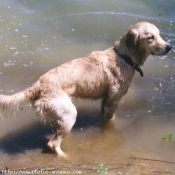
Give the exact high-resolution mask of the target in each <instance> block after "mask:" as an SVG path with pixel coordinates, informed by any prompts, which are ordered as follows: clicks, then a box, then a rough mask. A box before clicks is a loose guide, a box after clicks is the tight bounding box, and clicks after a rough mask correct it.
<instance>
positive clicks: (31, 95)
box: [0, 81, 40, 116]
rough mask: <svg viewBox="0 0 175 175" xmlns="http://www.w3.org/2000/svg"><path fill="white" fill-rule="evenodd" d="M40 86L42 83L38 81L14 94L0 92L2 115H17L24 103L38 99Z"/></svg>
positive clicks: (0, 110) (0, 112)
mask: <svg viewBox="0 0 175 175" xmlns="http://www.w3.org/2000/svg"><path fill="white" fill-rule="evenodd" d="M39 86H40V83H39V81H37V82H36V83H35V84H33V86H31V87H29V88H27V89H25V90H23V91H20V92H18V93H16V94H14V95H2V94H0V114H1V116H8V115H15V113H16V111H18V110H19V108H20V107H19V106H20V105H21V104H22V103H24V102H30V101H34V100H36V99H37V97H38V96H39V93H40V90H39Z"/></svg>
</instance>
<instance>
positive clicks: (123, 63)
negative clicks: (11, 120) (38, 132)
mask: <svg viewBox="0 0 175 175" xmlns="http://www.w3.org/2000/svg"><path fill="white" fill-rule="evenodd" d="M171 48H172V47H171V46H170V44H168V43H167V42H165V41H164V40H163V39H162V38H161V36H160V33H159V30H158V29H157V28H156V27H155V25H153V24H150V23H148V22H139V23H137V24H135V25H133V26H132V27H131V28H130V29H129V31H128V32H127V33H126V34H125V35H124V36H123V37H122V38H121V39H120V40H119V41H117V42H116V43H115V44H114V46H113V47H111V48H109V49H107V50H104V51H94V52H92V53H90V54H89V55H87V56H85V57H82V58H78V59H74V60H72V61H69V62H67V63H65V64H63V65H61V66H59V67H57V68H54V69H52V70H50V71H49V72H47V73H46V74H44V75H43V76H41V77H40V78H39V80H38V81H37V82H36V83H35V84H33V86H31V87H29V88H27V89H25V90H23V91H21V92H18V93H16V94H14V95H10V96H6V95H0V108H1V111H2V114H6V113H8V111H15V110H18V108H19V105H20V104H22V103H23V102H26V101H29V102H31V103H32V105H33V107H34V109H35V110H36V113H37V114H38V115H39V116H41V117H42V119H43V121H44V122H45V123H48V124H50V125H51V126H53V127H55V128H56V133H55V135H54V137H53V138H52V139H51V140H50V141H49V142H48V146H49V148H50V149H52V150H53V151H55V152H56V153H57V154H58V155H59V156H62V157H66V154H65V153H64V152H63V151H62V150H61V147H60V145H61V142H62V139H63V138H64V136H66V134H68V133H69V132H70V130H71V129H72V127H73V125H74V123H75V121H76V116H77V110H76V107H75V106H74V104H73V103H72V100H71V98H73V97H75V98H76V97H79V98H85V99H93V100H96V99H97V100H98V99H101V115H102V117H103V119H104V120H106V121H108V120H111V119H114V117H115V111H116V110H117V106H118V104H119V101H120V99H121V98H122V97H123V96H124V95H125V94H126V92H127V91H128V88H129V86H130V83H131V80H132V78H133V76H134V74H135V71H138V72H139V73H140V75H141V76H143V72H142V70H141V68H140V66H142V65H143V64H144V63H145V61H146V60H147V58H148V57H149V55H150V54H152V55H165V54H167V53H168V52H169V51H170V50H171Z"/></svg>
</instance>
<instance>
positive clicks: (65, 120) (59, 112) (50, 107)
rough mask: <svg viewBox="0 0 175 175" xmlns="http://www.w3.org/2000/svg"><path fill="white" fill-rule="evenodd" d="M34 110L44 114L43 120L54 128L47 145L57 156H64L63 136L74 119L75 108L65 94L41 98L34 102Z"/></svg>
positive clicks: (68, 130) (70, 127)
mask: <svg viewBox="0 0 175 175" xmlns="http://www.w3.org/2000/svg"><path fill="white" fill-rule="evenodd" d="M35 107H36V110H37V111H38V112H37V113H39V114H40V115H41V114H43V115H44V121H45V122H46V123H48V124H50V125H52V126H54V127H55V128H56V132H55V135H54V137H53V138H52V139H51V140H50V141H49V142H48V144H47V145H48V147H49V148H50V149H52V150H53V151H55V152H56V153H57V155H58V156H61V157H66V154H65V153H64V152H63V151H62V150H61V142H62V140H63V138H64V137H65V136H66V135H67V134H68V133H69V132H70V130H71V129H72V127H73V125H74V124H75V121H76V116H77V110H76V108H75V106H74V105H73V103H72V102H71V99H70V98H69V97H68V96H67V95H66V94H61V95H60V96H59V97H56V98H49V99H47V98H45V99H44V98H43V99H39V100H38V101H36V103H35Z"/></svg>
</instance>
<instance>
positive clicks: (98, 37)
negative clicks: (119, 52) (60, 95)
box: [0, 0, 175, 175]
mask: <svg viewBox="0 0 175 175" xmlns="http://www.w3.org/2000/svg"><path fill="white" fill-rule="evenodd" d="M174 5H175V2H174V1H173V0H169V1H165V0H162V1H159V2H158V1H156V0H147V1H144V0H133V1H129V2H128V1H126V0H123V1H120V0H115V1H114V0H108V1H100V0H95V1H92V0H74V1H69V0H64V1H61V0H58V1H48V0H38V1H35V0H30V1H24V0H1V2H0V24H1V28H0V48H1V53H0V58H1V59H0V63H1V64H0V81H1V85H0V92H1V93H3V94H13V93H15V92H18V91H20V90H22V89H24V88H26V87H29V86H30V85H32V84H33V83H34V82H35V81H36V80H37V79H38V77H39V76H41V75H42V74H43V73H45V72H47V71H48V70H50V69H51V68H53V67H56V66H58V65H60V64H62V63H63V62H66V61H68V60H71V59H74V58H77V57H82V56H84V55H86V54H88V53H89V52H91V51H93V50H104V49H106V48H109V47H111V46H112V45H113V43H114V41H115V40H118V39H119V38H120V37H121V36H122V35H124V34H125V32H126V31H127V30H128V28H129V27H130V26H131V25H132V24H134V23H136V22H138V21H148V22H151V23H154V24H155V25H156V26H157V27H158V28H159V29H160V31H161V34H162V37H163V38H164V39H165V40H167V41H168V42H170V43H171V45H172V46H174V44H175V18H174V16H175V11H174ZM174 67H175V49H174V47H173V49H172V51H171V53H169V54H168V55H166V56H164V57H156V56H154V57H153V56H151V57H150V59H149V60H148V61H147V63H146V64H145V66H144V67H143V71H144V75H145V76H144V77H143V78H141V77H140V76H139V74H136V76H135V78H134V80H133V82H132V85H131V88H130V90H129V91H128V93H127V95H126V96H125V97H124V98H123V99H122V101H121V103H120V106H119V108H118V110H117V112H116V114H117V117H116V119H115V121H114V123H113V124H109V125H108V126H102V125H101V124H100V118H99V117H100V116H99V114H98V113H99V102H93V103H91V102H87V101H85V102H84V101H81V100H76V101H75V104H76V106H77V108H78V119H77V123H76V124H75V126H74V128H73V130H72V132H71V133H70V134H69V135H68V136H67V137H66V138H65V140H64V142H63V145H62V146H63V150H65V151H66V152H67V153H68V154H69V155H70V160H67V161H65V160H62V159H58V158H57V157H56V156H55V154H52V153H51V152H50V151H49V150H48V149H47V148H46V143H47V140H48V139H49V138H50V137H51V135H52V134H53V131H52V129H49V128H46V127H44V126H42V125H41V124H40V122H39V119H38V118H37V117H36V115H35V114H34V112H33V111H32V109H31V108H30V105H26V107H25V108H24V110H22V111H20V113H19V114H17V116H16V118H8V119H2V120H1V122H0V157H1V160H0V169H5V168H6V167H8V168H9V169H18V168H24V167H29V168H30V167H31V169H32V167H33V169H35V168H36V167H42V166H43V167H55V166H58V165H59V166H60V169H61V170H71V171H73V170H81V174H83V173H84V172H88V173H89V174H95V173H97V171H96V168H98V163H104V164H105V165H106V166H107V167H109V170H108V174H134V175H136V174H139V175H140V174H152V173H151V171H153V170H154V169H155V170H159V171H161V172H165V171H171V172H172V171H175V166H174V165H173V164H170V163H162V162H156V161H148V160H134V159H132V158H131V157H138V158H149V159H154V160H155V159H158V160H166V161H169V162H175V152H174V149H175V141H174V138H173V139H172V141H171V142H167V143H165V142H163V140H162V138H163V137H164V136H165V135H168V134H173V135H175V130H174V125H175V114H174V113H175V95H174V87H175V76H174V75H175V69H174ZM95 162H97V163H95ZM91 163H93V164H91ZM128 163H130V164H129V165H128ZM127 165H128V166H127ZM153 174H156V173H155V172H154V173H153ZM162 174H163V173H162Z"/></svg>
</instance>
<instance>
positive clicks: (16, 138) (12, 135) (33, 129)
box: [0, 110, 102, 154]
mask: <svg viewBox="0 0 175 175" xmlns="http://www.w3.org/2000/svg"><path fill="white" fill-rule="evenodd" d="M101 126H102V125H101V116H100V115H99V112H97V111H89V112H88V110H86V111H84V110H79V111H78V116H77V121H76V123H75V125H74V127H73V129H72V130H73V131H76V130H80V129H81V128H83V129H84V130H85V129H86V128H89V127H101ZM52 134H54V128H50V127H46V126H43V125H42V124H41V123H40V122H39V121H38V122H36V121H35V122H34V123H31V124H29V125H27V126H24V127H22V128H21V129H19V130H17V131H13V132H9V133H7V134H6V135H5V136H3V137H2V138H0V150H1V151H3V152H4V153H6V154H17V153H24V152H25V151H27V150H33V149H37V148H40V149H41V150H42V152H43V153H51V151H50V150H49V149H48V148H47V142H48V138H47V137H50V136H51V135H52Z"/></svg>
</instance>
